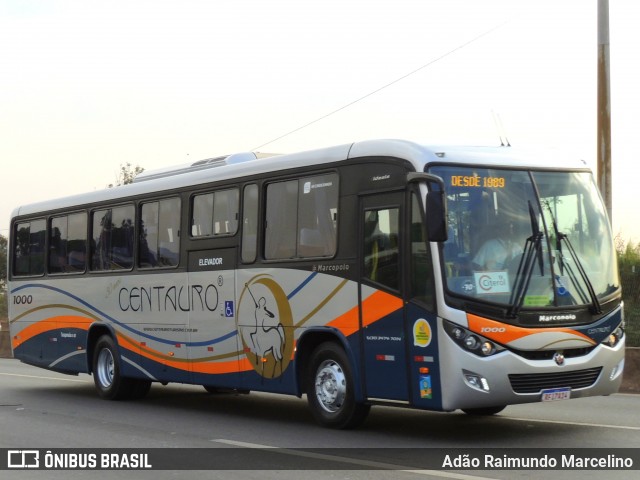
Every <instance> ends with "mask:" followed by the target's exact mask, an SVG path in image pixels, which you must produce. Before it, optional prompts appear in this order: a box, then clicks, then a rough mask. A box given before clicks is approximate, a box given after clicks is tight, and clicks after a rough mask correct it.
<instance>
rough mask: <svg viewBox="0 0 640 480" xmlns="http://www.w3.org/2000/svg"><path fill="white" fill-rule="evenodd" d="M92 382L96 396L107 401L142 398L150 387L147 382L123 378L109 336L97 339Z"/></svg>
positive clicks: (115, 351) (113, 345)
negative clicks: (96, 392)
mask: <svg viewBox="0 0 640 480" xmlns="http://www.w3.org/2000/svg"><path fill="white" fill-rule="evenodd" d="M93 382H94V383H95V386H96V390H97V391H98V395H100V396H101V397H102V398H104V399H107V400H125V399H132V398H142V397H144V396H145V395H146V394H147V393H148V392H149V388H150V387H151V382H150V381H149V380H139V379H136V378H127V377H123V376H122V374H121V370H120V355H119V354H118V348H117V345H116V343H115V341H114V340H113V338H112V337H111V336H110V335H103V336H102V337H100V338H99V339H98V342H97V343H96V346H95V349H94V352H93Z"/></svg>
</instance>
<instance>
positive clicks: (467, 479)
mask: <svg viewBox="0 0 640 480" xmlns="http://www.w3.org/2000/svg"><path fill="white" fill-rule="evenodd" d="M212 442H216V443H222V444H225V445H232V446H234V447H242V448H259V449H277V452H278V453H282V454H284V455H293V456H297V457H306V458H314V459H317V460H327V461H330V462H338V463H346V464H351V465H359V466H362V467H370V468H371V469H372V470H394V471H396V472H404V473H413V474H416V475H430V476H433V477H440V478H453V479H456V480H496V479H493V478H489V477H478V476H476V475H465V474H463V473H455V472H445V471H439V470H416V469H415V468H412V467H405V466H402V465H396V464H393V463H384V462H375V461H371V460H360V459H357V458H348V457H341V456H338V455H327V454H324V453H315V452H305V451H301V450H293V449H290V448H280V447H274V446H272V445H261V444H258V443H248V442H239V441H236V440H227V439H224V438H218V439H215V440H212ZM365 470H366V468H365Z"/></svg>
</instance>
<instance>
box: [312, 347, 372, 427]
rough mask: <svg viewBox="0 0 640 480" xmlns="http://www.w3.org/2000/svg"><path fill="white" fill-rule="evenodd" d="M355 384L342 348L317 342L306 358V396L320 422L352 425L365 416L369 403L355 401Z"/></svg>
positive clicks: (323, 423)
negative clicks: (307, 367) (307, 364)
mask: <svg viewBox="0 0 640 480" xmlns="http://www.w3.org/2000/svg"><path fill="white" fill-rule="evenodd" d="M354 386H355V381H354V378H353V373H352V370H351V365H350V363H349V359H348V358H347V355H346V353H345V352H344V350H343V349H342V348H341V347H340V346H338V345H337V344H336V343H334V342H325V343H322V344H321V345H319V346H318V347H317V348H316V349H315V350H314V351H313V353H312V354H311V358H310V361H309V370H308V374H307V399H308V401H309V406H310V408H311V412H312V413H313V416H314V417H315V419H316V421H317V422H318V423H320V425H322V426H325V427H332V428H342V429H347V428H355V427H357V426H358V425H360V424H361V423H362V422H363V421H364V420H365V419H366V417H367V415H368V413H369V409H370V405H366V404H363V403H358V402H356V400H355V392H354Z"/></svg>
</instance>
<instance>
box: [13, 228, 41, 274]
mask: <svg viewBox="0 0 640 480" xmlns="http://www.w3.org/2000/svg"><path fill="white" fill-rule="evenodd" d="M45 226H46V222H45V220H44V219H43V220H32V221H30V222H24V223H19V224H17V225H16V229H15V236H14V240H15V242H14V247H13V273H14V274H15V275H42V274H44V250H45Z"/></svg>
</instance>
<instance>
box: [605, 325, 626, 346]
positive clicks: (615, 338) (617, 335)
mask: <svg viewBox="0 0 640 480" xmlns="http://www.w3.org/2000/svg"><path fill="white" fill-rule="evenodd" d="M622 337H624V328H623V327H622V326H619V327H618V328H616V329H615V330H614V331H613V333H612V334H610V335H609V336H608V337H607V338H606V339H605V340H603V341H602V343H603V344H604V345H606V346H607V347H615V346H616V345H617V344H618V343H619V342H620V340H622Z"/></svg>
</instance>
